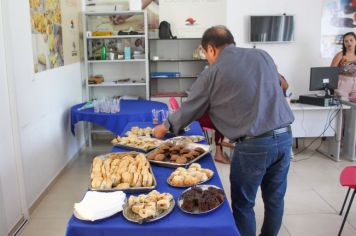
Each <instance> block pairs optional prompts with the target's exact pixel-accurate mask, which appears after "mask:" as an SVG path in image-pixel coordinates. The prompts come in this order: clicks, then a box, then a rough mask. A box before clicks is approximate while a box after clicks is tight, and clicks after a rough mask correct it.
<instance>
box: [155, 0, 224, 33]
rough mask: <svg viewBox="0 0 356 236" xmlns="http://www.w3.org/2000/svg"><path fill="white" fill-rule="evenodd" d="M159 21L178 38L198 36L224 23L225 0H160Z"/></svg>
mask: <svg viewBox="0 0 356 236" xmlns="http://www.w3.org/2000/svg"><path fill="white" fill-rule="evenodd" d="M159 7H160V15H159V18H160V21H163V20H165V21H168V22H169V23H170V24H171V27H172V33H173V35H176V36H177V37H178V38H200V37H202V35H203V33H204V31H205V30H206V29H207V28H209V27H211V26H214V25H226V0H161V1H160V6H159Z"/></svg>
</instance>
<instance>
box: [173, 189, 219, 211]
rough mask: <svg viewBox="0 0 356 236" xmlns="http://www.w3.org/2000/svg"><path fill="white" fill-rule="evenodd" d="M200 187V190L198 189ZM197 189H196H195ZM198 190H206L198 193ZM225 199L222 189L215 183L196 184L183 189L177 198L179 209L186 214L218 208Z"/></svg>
mask: <svg viewBox="0 0 356 236" xmlns="http://www.w3.org/2000/svg"><path fill="white" fill-rule="evenodd" d="M199 189H200V190H199ZM196 190H198V191H196ZM200 191H204V192H205V191H208V192H207V193H204V195H205V196H203V193H199V192H200ZM224 201H225V193H224V191H223V190H222V189H221V188H219V187H218V186H215V185H196V186H193V187H190V188H188V189H186V190H185V191H183V192H182V193H181V194H180V196H179V198H178V200H177V205H178V207H179V209H181V210H182V211H183V212H185V213H187V214H192V215H199V214H206V213H209V212H212V211H214V210H215V209H217V208H219V207H220V206H221V205H222V204H223V203H224Z"/></svg>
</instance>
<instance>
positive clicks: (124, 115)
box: [70, 100, 168, 146]
mask: <svg viewBox="0 0 356 236" xmlns="http://www.w3.org/2000/svg"><path fill="white" fill-rule="evenodd" d="M83 105H84V103H82V104H78V105H75V106H73V107H72V108H71V112H70V118H71V119H70V125H71V126H70V127H71V131H72V133H73V135H74V134H75V132H74V131H75V130H74V128H75V124H76V123H78V122H79V121H88V122H91V123H94V124H97V125H100V126H103V127H104V128H106V129H107V130H109V131H111V132H112V133H114V134H116V135H117V134H119V133H120V132H121V131H122V130H123V128H124V127H125V125H126V124H127V123H128V122H132V121H147V122H148V121H152V109H158V110H168V107H167V105H166V104H164V103H162V102H155V101H148V100H121V101H120V112H118V113H115V114H111V113H102V112H100V113H95V112H94V109H93V108H89V109H85V110H81V111H78V108H80V107H82V106H83ZM89 132H90V129H89ZM89 146H91V137H90V138H89Z"/></svg>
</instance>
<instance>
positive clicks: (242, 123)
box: [154, 26, 294, 236]
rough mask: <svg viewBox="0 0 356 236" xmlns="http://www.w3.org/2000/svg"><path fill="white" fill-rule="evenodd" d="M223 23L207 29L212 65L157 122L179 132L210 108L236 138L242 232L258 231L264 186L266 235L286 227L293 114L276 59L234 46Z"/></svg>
mask: <svg viewBox="0 0 356 236" xmlns="http://www.w3.org/2000/svg"><path fill="white" fill-rule="evenodd" d="M234 44H235V42H234V38H233V36H232V34H231V33H230V31H229V30H228V29H227V28H225V27H224V26H215V27H211V28H209V29H208V30H206V31H205V33H204V35H203V38H202V46H203V48H204V51H205V55H206V57H207V60H208V62H209V64H210V66H209V68H207V69H205V70H204V71H203V72H202V73H201V74H200V76H199V77H198V79H197V80H196V82H195V83H194V84H193V85H192V87H191V90H190V94H189V97H188V99H187V101H186V102H184V103H183V104H182V107H181V108H180V109H179V110H178V111H176V112H174V113H173V114H172V115H170V116H169V117H168V119H167V120H166V122H165V123H164V124H162V125H159V126H156V127H155V129H154V135H155V136H156V137H158V138H162V137H163V136H164V135H165V134H166V133H167V131H168V130H171V131H173V132H174V133H176V134H177V133H178V132H179V131H180V130H181V129H182V128H183V127H185V126H187V125H188V124H189V123H190V122H192V121H194V120H196V119H197V118H199V117H201V116H202V115H203V114H204V112H205V111H207V112H208V113H209V116H210V118H211V120H212V122H213V123H214V125H215V126H216V128H217V129H218V130H219V131H220V132H221V133H222V134H224V135H225V136H226V137H228V138H229V139H230V140H234V141H236V142H237V145H236V148H235V150H234V155H233V158H232V163H231V170H230V182H231V199H232V208H233V214H234V218H235V222H236V225H237V227H238V229H239V231H240V233H241V234H242V235H243V236H249V235H254V236H255V235H256V222H255V214H254V210H253V207H254V204H255V198H256V193H257V189H258V187H259V186H261V190H262V197H263V200H264V203H265V218H264V223H263V226H262V229H261V235H268V236H271V235H277V234H278V231H279V229H280V226H281V222H282V217H283V209H284V201H283V199H284V195H285V191H286V186H287V174H288V169H289V162H290V156H291V153H290V152H291V145H292V135H291V132H290V126H289V125H290V124H291V123H292V122H293V120H294V117H293V113H292V111H291V109H290V108H289V105H288V103H287V102H286V100H285V98H284V95H283V91H282V89H281V87H280V86H279V75H278V72H277V69H276V66H275V64H274V62H273V60H272V58H271V57H270V56H269V55H268V54H267V53H266V52H265V51H262V50H258V49H247V48H238V47H235V45H234Z"/></svg>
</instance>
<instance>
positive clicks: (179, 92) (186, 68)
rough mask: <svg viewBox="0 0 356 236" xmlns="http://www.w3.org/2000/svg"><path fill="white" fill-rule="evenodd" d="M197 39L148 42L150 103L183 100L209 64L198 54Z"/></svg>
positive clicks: (198, 43) (153, 40) (152, 40)
mask: <svg viewBox="0 0 356 236" xmlns="http://www.w3.org/2000/svg"><path fill="white" fill-rule="evenodd" d="M200 43H201V39H200V38H181V39H150V47H149V48H150V84H151V85H150V88H151V91H150V92H151V99H153V100H162V99H164V98H165V97H177V98H178V97H180V98H183V97H186V96H187V91H188V90H189V89H190V87H191V85H192V84H193V83H194V81H195V80H196V78H197V76H198V75H199V74H200V73H201V72H202V71H203V70H204V67H205V66H206V65H207V64H208V63H207V61H206V60H205V59H201V56H202V55H201V54H199V53H198V51H199V50H197V49H198V48H199V46H200Z"/></svg>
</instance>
